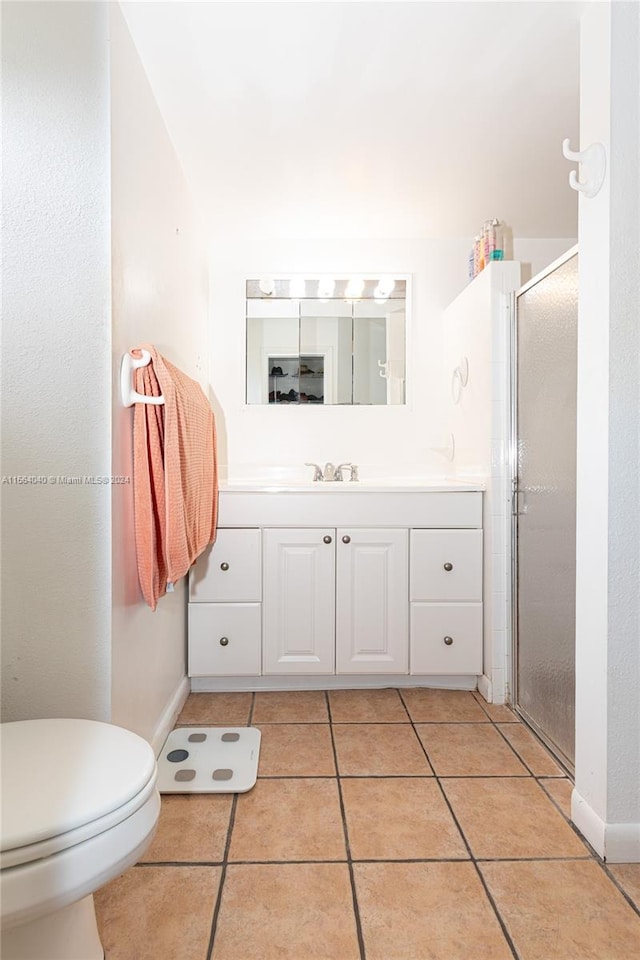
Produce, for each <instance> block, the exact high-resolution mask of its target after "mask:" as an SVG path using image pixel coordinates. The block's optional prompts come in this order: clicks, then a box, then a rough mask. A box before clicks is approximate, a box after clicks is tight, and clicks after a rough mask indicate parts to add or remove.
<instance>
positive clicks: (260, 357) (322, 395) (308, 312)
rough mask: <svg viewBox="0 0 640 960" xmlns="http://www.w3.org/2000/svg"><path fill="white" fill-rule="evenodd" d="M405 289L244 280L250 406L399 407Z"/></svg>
mask: <svg viewBox="0 0 640 960" xmlns="http://www.w3.org/2000/svg"><path fill="white" fill-rule="evenodd" d="M406 286H407V282H406V280H394V279H391V278H388V277H383V278H376V279H363V278H353V279H333V278H328V277H322V278H315V279H312V280H305V279H302V278H299V277H296V278H293V279H291V280H290V279H286V280H279V279H275V280H274V279H272V278H263V279H262V280H248V281H247V285H246V297H247V299H246V318H247V394H246V396H247V403H264V404H289V403H295V404H302V403H306V404H311V405H316V406H319V405H323V404H360V405H372V404H383V405H386V404H402V403H404V402H405V319H406ZM320 294H322V296H320Z"/></svg>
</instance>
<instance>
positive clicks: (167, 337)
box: [111, 4, 208, 745]
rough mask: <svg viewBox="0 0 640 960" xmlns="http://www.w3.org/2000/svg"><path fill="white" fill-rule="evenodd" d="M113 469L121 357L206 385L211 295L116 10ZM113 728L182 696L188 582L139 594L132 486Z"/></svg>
mask: <svg viewBox="0 0 640 960" xmlns="http://www.w3.org/2000/svg"><path fill="white" fill-rule="evenodd" d="M111 81H112V188H111V189H112V252H113V354H112V359H113V381H114V395H113V466H112V471H113V473H114V474H117V475H122V476H129V477H130V476H132V472H133V470H132V463H131V438H132V426H133V408H129V409H125V408H124V407H122V405H121V402H120V398H119V396H118V391H117V385H118V379H119V370H120V360H121V357H122V354H123V353H125V352H126V351H127V350H129V349H130V348H131V347H134V346H136V345H138V344H139V343H141V342H151V343H154V344H155V345H156V346H157V348H158V350H159V351H160V352H161V353H162V354H163V355H164V356H166V357H167V358H168V359H169V360H170V361H171V362H172V363H175V364H176V365H177V366H178V367H180V368H181V369H183V370H184V371H185V372H186V373H188V374H189V375H190V376H192V377H193V378H194V379H197V380H200V381H201V382H205V383H206V374H205V367H206V351H207V348H206V337H207V317H208V285H207V264H206V256H205V255H204V253H203V250H204V248H203V245H202V243H201V240H200V236H199V230H198V222H197V218H196V213H195V210H194V206H193V203H192V201H191V197H190V194H189V191H188V189H187V186H186V183H185V180H184V177H183V175H182V171H181V168H180V165H179V163H178V160H177V158H176V155H175V153H174V151H173V147H172V145H171V142H170V140H169V136H168V134H167V131H166V128H165V126H164V122H163V120H162V118H161V116H160V113H159V111H158V108H157V105H156V102H155V99H154V97H153V94H152V92H151V89H150V87H149V84H148V81H147V78H146V75H145V73H144V71H143V69H142V66H141V64H140V61H139V59H138V55H137V53H136V50H135V47H134V45H133V42H132V40H131V37H130V36H129V32H128V29H127V27H126V24H125V22H124V19H123V17H122V14H121V12H120V8H119V7H118V6H117V5H115V4H114V5H113V6H112V11H111ZM112 542H113V570H112V577H113V641H112V647H113V661H112V671H113V682H112V687H113V689H112V719H113V721H114V723H118V724H121V725H122V726H125V727H128V728H129V729H131V730H134V731H135V732H137V733H140V734H141V735H142V736H144V737H147V738H148V739H150V740H153V741H154V743H155V744H156V745H160V744H158V741H159V740H160V743H161V740H162V738H163V733H164V734H165V735H166V733H167V732H168V725H169V724H170V723H171V720H172V715H173V713H174V712H175V709H176V707H177V705H179V702H180V697H181V695H184V693H185V692H186V683H185V677H186V670H185V655H186V600H185V596H186V593H185V581H182V582H181V583H180V584H178V585H177V587H176V590H175V592H174V593H172V594H167V596H166V597H164V598H162V599H161V600H160V602H159V604H158V609H157V610H156V612H155V613H152V612H151V610H150V609H149V608H148V607H147V606H146V605H145V603H144V601H143V600H142V596H141V594H140V590H139V586H138V576H137V571H136V559H135V544H134V530H133V491H132V487H131V485H130V484H129V485H123V486H117V487H114V488H113V532H112Z"/></svg>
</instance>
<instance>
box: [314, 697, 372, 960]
mask: <svg viewBox="0 0 640 960" xmlns="http://www.w3.org/2000/svg"><path fill="white" fill-rule="evenodd" d="M324 696H325V701H326V704H327V713H328V715H329V733H330V735H331V748H332V750H333V762H334V763H335V767H336V783H337V785H338V799H339V801H340V816H341V817H342V829H343V830H344V843H345V849H346V852H347V866H348V868H349V881H350V883H351V896H352V898H353V913H354V918H355V922H356V935H357V937H358V948H359V950H360V960H366V951H365V946H364V934H363V931H362V921H361V919H360V908H359V906H358V894H357V891H356V878H355V873H354V870H353V859H352V857H351V845H350V843H349V829H348V827H347V814H346V810H345V806H344V797H343V796H342V784H341V782H340V773H339V768H338V753H337V751H336V742H335V739H334V736H333V723H332V722H331V702H330V700H329V691H328V690H325V694H324Z"/></svg>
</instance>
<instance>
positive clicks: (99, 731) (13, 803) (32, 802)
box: [0, 719, 156, 852]
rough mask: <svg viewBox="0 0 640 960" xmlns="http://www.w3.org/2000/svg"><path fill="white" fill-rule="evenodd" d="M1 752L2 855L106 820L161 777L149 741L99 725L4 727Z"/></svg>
mask: <svg viewBox="0 0 640 960" xmlns="http://www.w3.org/2000/svg"><path fill="white" fill-rule="evenodd" d="M0 746H1V751H2V753H1V762H2V826H1V832H2V847H1V849H2V851H3V852H5V851H9V850H15V849H16V848H20V847H25V846H28V845H30V844H34V843H40V842H41V841H43V840H48V839H50V838H52V837H58V836H60V835H61V834H63V833H67V832H68V831H70V830H77V829H78V828H79V827H84V826H85V825H87V824H90V823H92V822H93V821H97V820H100V819H101V818H103V817H105V816H106V815H108V814H111V813H113V812H114V811H116V810H118V808H120V807H122V806H124V805H125V804H127V803H128V801H130V800H131V799H132V798H133V797H135V796H136V795H137V794H139V793H140V792H141V791H142V790H143V789H144V788H145V786H146V785H147V784H148V783H149V781H150V780H151V779H152V778H153V777H154V776H155V769H156V762H155V756H154V753H153V750H152V749H151V747H150V746H149V744H148V743H147V742H146V740H143V739H142V737H139V736H138V735H137V734H135V733H131V731H130V730H124V729H123V728H122V727H116V726H114V725H112V724H108V723H101V722H99V721H96V720H66V719H48V720H19V721H16V722H14V723H3V724H0Z"/></svg>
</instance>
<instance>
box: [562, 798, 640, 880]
mask: <svg viewBox="0 0 640 960" xmlns="http://www.w3.org/2000/svg"><path fill="white" fill-rule="evenodd" d="M571 819H572V820H573V822H574V823H575V825H576V827H577V828H578V830H579V831H580V833H582V834H583V835H584V837H586V839H587V840H588V841H589V843H590V844H591V846H592V847H593V849H594V850H595V851H596V853H597V854H598V856H600V857H602V858H603V860H606V862H607V863H640V823H606V822H605V821H604V820H603V819H602V818H601V817H600V816H598V814H597V813H596V812H595V810H593V809H592V807H590V806H589V804H588V803H587V801H586V800H585V799H584V798H583V797H581V796H580V794H579V793H578V791H577V790H576V789H575V787H574V789H573V793H572V794H571Z"/></svg>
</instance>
